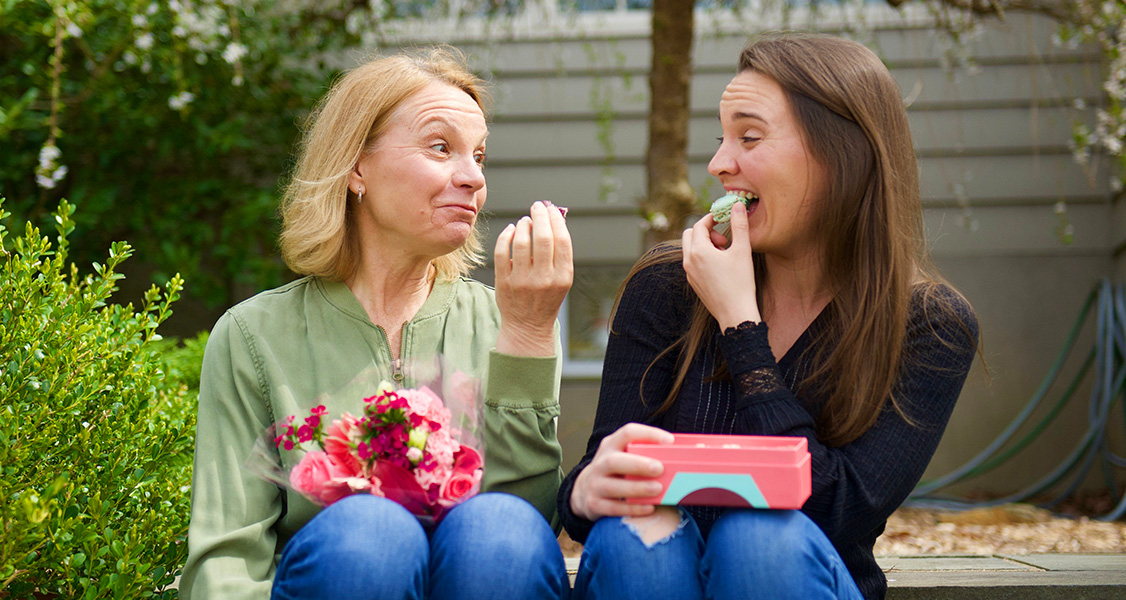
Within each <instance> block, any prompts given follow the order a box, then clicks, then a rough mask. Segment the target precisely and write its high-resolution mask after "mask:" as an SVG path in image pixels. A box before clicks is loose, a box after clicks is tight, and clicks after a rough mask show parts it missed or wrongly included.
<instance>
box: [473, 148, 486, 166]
mask: <svg viewBox="0 0 1126 600" xmlns="http://www.w3.org/2000/svg"><path fill="white" fill-rule="evenodd" d="M473 160H475V161H477V164H478V165H480V166H482V167H483V166H485V163H486V162H488V158H486V157H485V153H484V152H478V153H476V154H474V155H473Z"/></svg>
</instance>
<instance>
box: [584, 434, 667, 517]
mask: <svg viewBox="0 0 1126 600" xmlns="http://www.w3.org/2000/svg"><path fill="white" fill-rule="evenodd" d="M640 441H645V442H656V443H658V444H671V443H672V441H673V435H672V434H671V433H669V432H667V431H665V430H664V429H660V428H657V427H651V426H649V425H642V424H640V423H626V424H625V425H622V426H621V427H620V428H618V430H617V431H615V432H614V433H612V434H610V435H608V436H606V437H604V438H602V442H601V443H599V444H598V451H597V452H595V454H594V459H593V460H591V461H590V464H589V465H587V466H586V468H585V469H583V470H582V471H581V472H580V473H579V475H578V477H576V478H575V487H574V488H572V490H571V511H572V512H574V513H575V514H576V515H578V516H580V517H582V518H584V519H587V520H589V521H595V520H597V519H599V518H600V517H631V516H632V517H641V516H645V515H649V514H652V513H653V510H654V507H653V505H652V504H630V503H628V502H626V498H646V497H649V496H656V495H657V494H659V493H661V484H660V483H658V482H656V481H653V480H652V478H653V477H658V476H660V475H661V473H662V472H663V471H664V465H662V464H661V461H659V460H656V459H652V458H649V457H646V456H639V455H637V454H630V453H628V452H626V444H629V443H630V442H640ZM626 475H636V476H638V477H647V478H649V479H626V478H625V476H626Z"/></svg>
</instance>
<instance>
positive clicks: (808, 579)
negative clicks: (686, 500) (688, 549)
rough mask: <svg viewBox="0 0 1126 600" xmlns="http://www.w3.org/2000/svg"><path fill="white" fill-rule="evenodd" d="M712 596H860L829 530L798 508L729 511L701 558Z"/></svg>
mask: <svg viewBox="0 0 1126 600" xmlns="http://www.w3.org/2000/svg"><path fill="white" fill-rule="evenodd" d="M701 569H702V570H703V572H704V577H705V579H706V581H707V588H708V595H709V597H712V598H717V599H727V598H746V597H748V596H747V595H746V590H749V589H754V590H757V591H758V593H760V594H761V595H762V597H765V598H776V599H779V600H782V599H788V598H794V599H801V600H812V599H817V598H859V591H858V590H856V584H855V583H854V582H853V581H852V577H851V575H850V574H849V572H848V569H847V568H846V567H845V565H844V562H843V561H842V560H841V558H840V555H839V554H837V551H836V549H835V548H834V547H833V545H832V543H831V542H829V539H828V538H827V537H825V534H824V532H822V531H821V528H820V527H818V526H817V524H816V523H814V522H813V521H811V520H810V519H809V517H807V516H805V514H803V513H801V512H800V511H796V510H736V511H729V512H728V513H727V514H725V515H724V516H723V517H721V518H720V519H719V520H718V521H716V523H715V525H714V526H713V527H712V529H711V532H710V533H709V535H708V541H707V549H706V550H705V552H704V557H703V560H702V561H701Z"/></svg>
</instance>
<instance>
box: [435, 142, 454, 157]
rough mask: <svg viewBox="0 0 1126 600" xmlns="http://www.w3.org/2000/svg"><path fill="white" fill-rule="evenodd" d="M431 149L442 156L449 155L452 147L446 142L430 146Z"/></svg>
mask: <svg viewBox="0 0 1126 600" xmlns="http://www.w3.org/2000/svg"><path fill="white" fill-rule="evenodd" d="M430 149H431V150H434V151H435V152H439V153H441V154H448V153H449V151H450V146H449V144H447V143H445V142H438V143H437V144H432V145H431V146H430Z"/></svg>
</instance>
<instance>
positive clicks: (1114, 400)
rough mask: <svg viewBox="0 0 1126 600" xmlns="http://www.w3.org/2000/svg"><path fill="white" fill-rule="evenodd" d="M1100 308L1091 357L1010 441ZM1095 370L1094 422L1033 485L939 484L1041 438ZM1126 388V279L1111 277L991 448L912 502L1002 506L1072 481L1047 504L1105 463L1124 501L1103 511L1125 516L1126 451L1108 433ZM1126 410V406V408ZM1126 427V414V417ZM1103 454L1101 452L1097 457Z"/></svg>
mask: <svg viewBox="0 0 1126 600" xmlns="http://www.w3.org/2000/svg"><path fill="white" fill-rule="evenodd" d="M1092 308H1097V310H1096V311H1095V313H1096V317H1095V342H1094V344H1093V345H1092V347H1091V348H1090V350H1088V351H1087V353H1086V357H1085V358H1084V360H1083V364H1082V365H1081V366H1080V368H1079V369H1078V371H1077V372H1076V374H1075V375H1074V376H1073V377H1072V378H1071V381H1069V382H1068V384H1067V386H1066V388H1065V389H1064V391H1063V393H1062V394H1061V396H1060V398H1059V399H1058V400H1057V401H1056V403H1055V404H1054V405H1053V406H1052V408H1051V409H1050V410H1049V411H1048V412H1047V414H1046V415H1045V416H1044V417H1043V418H1041V419H1040V420H1039V422H1037V423H1036V425H1035V426H1034V427H1032V429H1031V430H1030V431H1029V432H1028V433H1027V434H1025V435H1024V436H1023V437H1022V438H1020V439H1019V440H1017V441H1016V442H1013V443H1011V444H1010V441H1011V440H1012V439H1013V437H1014V436H1015V435H1016V433H1017V431H1018V430H1020V429H1021V428H1022V427H1023V426H1024V425H1025V423H1026V422H1027V421H1028V420H1029V418H1030V417H1031V416H1032V414H1033V413H1034V412H1035V411H1036V409H1037V408H1038V407H1039V406H1040V404H1041V403H1042V402H1043V400H1044V399H1045V397H1046V396H1047V395H1048V391H1049V390H1050V389H1051V388H1052V386H1053V384H1054V383H1055V382H1056V379H1057V378H1058V376H1059V374H1060V370H1061V369H1062V368H1063V366H1064V364H1065V363H1066V362H1067V359H1068V357H1069V356H1070V355H1071V353H1072V351H1073V350H1074V349H1075V344H1076V340H1077V339H1078V337H1079V334H1080V332H1081V331H1082V330H1083V328H1084V325H1085V324H1086V323H1087V321H1088V319H1089V317H1090V314H1091V309H1092ZM1092 367H1094V376H1093V381H1092V385H1091V394H1090V397H1089V400H1088V427H1087V431H1086V432H1084V434H1083V436H1082V438H1081V439H1080V440H1079V442H1078V443H1077V444H1076V445H1075V447H1074V448H1072V450H1071V452H1069V453H1068V455H1067V456H1066V457H1064V459H1063V460H1062V461H1061V462H1060V463H1059V464H1058V465H1057V466H1056V467H1055V468H1054V469H1052V471H1051V472H1049V473H1048V474H1047V475H1045V476H1044V477H1042V478H1040V479H1039V480H1038V481H1036V482H1034V483H1032V484H1031V485H1029V486H1028V487H1026V488H1024V489H1022V490H1020V491H1018V492H1015V493H1013V494H1010V495H1008V496H1005V497H1003V498H996V499H992V500H984V501H976V502H975V501H968V500H963V499H957V498H953V497H949V496H942V495H939V494H937V493H936V492H938V491H939V490H941V489H943V488H945V487H948V486H950V485H952V484H954V483H957V482H960V481H964V480H966V479H970V478H973V477H977V476H980V475H982V474H984V473H987V472H989V471H992V470H993V469H996V468H997V467H999V466H1001V465H1002V464H1004V463H1005V462H1006V461H1008V460H1009V459H1010V458H1012V457H1013V456H1015V455H1016V454H1017V453H1018V452H1020V451H1021V450H1023V449H1024V448H1025V447H1027V446H1028V445H1029V444H1030V443H1032V441H1033V440H1035V439H1036V438H1037V437H1038V436H1039V435H1040V434H1041V433H1043V432H1044V430H1045V429H1047V428H1048V426H1049V425H1051V424H1052V422H1053V421H1054V420H1055V418H1056V416H1057V415H1059V413H1060V411H1062V410H1063V408H1064V407H1065V406H1066V405H1067V404H1068V402H1069V401H1070V400H1071V399H1072V397H1074V395H1075V391H1076V390H1077V389H1078V388H1079V386H1080V385H1081V384H1082V383H1083V381H1084V380H1085V379H1086V378H1087V376H1088V374H1090V373H1091V368H1092ZM1124 396H1126V286H1124V285H1123V284H1117V285H1113V284H1111V283H1110V281H1109V280H1107V279H1103V280H1102V281H1100V282H1099V283H1098V284H1096V285H1095V286H1094V288H1093V289H1092V290H1091V293H1090V294H1089V295H1088V296H1087V300H1086V301H1085V302H1084V304H1083V308H1082V310H1080V311H1079V316H1078V317H1077V318H1076V320H1075V324H1074V325H1072V327H1071V331H1070V332H1069V333H1068V335H1067V339H1066V340H1065V342H1064V345H1063V348H1062V349H1061V350H1060V353H1059V355H1058V356H1057V357H1056V360H1055V361H1054V362H1053V363H1052V366H1051V368H1050V369H1049V370H1048V373H1047V375H1046V376H1045V377H1044V380H1043V381H1042V382H1041V384H1040V386H1039V387H1038V388H1037V389H1036V392H1035V393H1034V394H1033V395H1032V398H1030V399H1029V401H1028V403H1027V404H1025V406H1024V407H1023V408H1022V409H1021V411H1020V412H1019V413H1018V414H1017V416H1016V417H1015V418H1014V419H1013V420H1012V422H1010V423H1009V424H1008V425H1007V426H1006V427H1005V429H1004V431H1002V432H1001V434H1000V435H998V436H997V438H996V439H994V440H993V441H992V442H991V443H990V444H989V445H988V446H986V448H985V449H984V450H982V451H981V452H980V453H978V455H977V456H974V457H973V458H972V459H970V460H969V461H968V462H966V463H965V464H963V465H962V466H960V467H958V468H956V469H954V470H953V471H951V472H950V473H948V474H946V475H943V476H941V477H939V478H937V479H933V480H930V481H924V482H922V483H920V484H919V485H918V486H917V487H916V488H915V490H914V491H912V492H911V495H910V496H909V497H908V501H907V503H906V504H907V505H909V506H930V507H937V508H954V509H965V508H975V507H984V506H996V505H1000V504H1006V503H1009V502H1022V501H1027V500H1029V499H1030V498H1033V497H1042V496H1043V495H1044V494H1046V493H1047V492H1048V491H1049V490H1052V489H1053V488H1056V487H1057V486H1060V485H1061V484H1064V487H1063V490H1062V491H1061V492H1059V493H1058V494H1057V495H1055V496H1054V497H1052V498H1051V499H1050V500H1048V501H1046V502H1041V503H1040V504H1041V506H1045V507H1048V508H1052V507H1055V506H1056V505H1057V504H1059V502H1060V501H1062V500H1063V499H1064V498H1066V497H1067V496H1069V495H1071V494H1072V493H1073V492H1074V491H1075V490H1076V489H1077V488H1078V487H1079V485H1080V484H1082V483H1083V481H1084V480H1085V479H1086V477H1087V475H1088V473H1090V470H1091V468H1092V467H1093V466H1094V465H1095V464H1096V463H1097V464H1098V465H1099V467H1100V468H1101V470H1102V475H1103V479H1104V481H1105V483H1106V485H1107V487H1108V488H1109V489H1110V493H1111V497H1112V498H1117V500H1116V503H1117V504H1116V506H1115V507H1114V508H1113V509H1112V510H1111V511H1110V512H1108V513H1106V514H1104V515H1100V516H1099V517H1098V518H1099V519H1102V520H1106V521H1112V520H1116V519H1119V518H1121V517H1122V516H1123V514H1126V492H1123V493H1122V494H1121V497H1120V498H1119V497H1118V496H1119V491H1118V488H1119V485H1118V483H1117V477H1116V475H1117V473H1116V469H1122V468H1126V457H1122V456H1119V455H1117V454H1115V453H1114V452H1113V450H1112V449H1111V448H1110V440H1109V436H1108V435H1107V433H1108V430H1109V428H1110V427H1111V422H1110V421H1111V419H1110V415H1111V412H1112V410H1113V408H1114V407H1115V406H1116V405H1117V404H1118V403H1119V402H1120V401H1122V399H1123V397H1124ZM1122 412H1123V414H1124V416H1126V407H1124V409H1123V411H1122ZM1123 427H1124V431H1126V420H1124V423H1123ZM1002 448H1007V449H1006V450H1004V451H1003V452H1002V451H1001V450H1002ZM1096 459H1097V460H1096Z"/></svg>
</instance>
